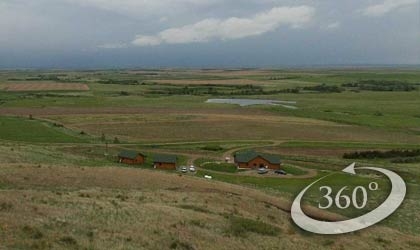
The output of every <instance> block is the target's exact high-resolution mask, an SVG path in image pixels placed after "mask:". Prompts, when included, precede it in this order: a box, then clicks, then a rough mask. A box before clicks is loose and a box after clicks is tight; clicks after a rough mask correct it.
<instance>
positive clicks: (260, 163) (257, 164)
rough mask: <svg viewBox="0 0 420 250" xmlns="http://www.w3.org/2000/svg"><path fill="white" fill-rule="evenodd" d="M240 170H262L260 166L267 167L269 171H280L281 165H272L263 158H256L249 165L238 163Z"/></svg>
mask: <svg viewBox="0 0 420 250" xmlns="http://www.w3.org/2000/svg"><path fill="white" fill-rule="evenodd" d="M237 165H238V167H240V168H260V166H262V167H265V166H267V167H268V168H269V169H280V164H271V163H269V162H268V161H267V160H266V159H264V158H262V157H256V158H255V159H252V160H251V161H249V162H248V163H237Z"/></svg>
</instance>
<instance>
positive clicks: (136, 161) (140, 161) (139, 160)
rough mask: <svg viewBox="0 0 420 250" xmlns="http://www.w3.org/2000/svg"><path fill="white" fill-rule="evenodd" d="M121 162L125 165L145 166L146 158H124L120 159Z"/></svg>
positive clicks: (139, 156) (140, 156)
mask: <svg viewBox="0 0 420 250" xmlns="http://www.w3.org/2000/svg"><path fill="white" fill-rule="evenodd" d="M119 162H121V163H125V164H143V163H144V156H142V155H138V156H137V157H136V159H128V158H124V157H119Z"/></svg>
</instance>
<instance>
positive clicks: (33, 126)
mask: <svg viewBox="0 0 420 250" xmlns="http://www.w3.org/2000/svg"><path fill="white" fill-rule="evenodd" d="M0 139H2V140H9V141H22V142H37V143H38V142H41V143H84V142H88V141H89V139H90V137H88V136H81V135H78V134H77V133H76V132H73V131H71V130H69V129H66V128H63V127H55V126H54V125H53V124H50V123H48V122H44V121H40V120H31V119H29V118H17V117H5V116H0Z"/></svg>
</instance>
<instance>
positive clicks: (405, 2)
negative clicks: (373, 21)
mask: <svg viewBox="0 0 420 250" xmlns="http://www.w3.org/2000/svg"><path fill="white" fill-rule="evenodd" d="M418 2H419V0H385V1H384V2H382V3H380V4H375V5H371V6H368V7H366V8H364V9H362V10H361V12H362V13H363V14H364V15H366V16H374V17H377V16H383V15H385V14H387V13H389V12H391V11H393V10H397V9H399V8H402V7H407V6H411V5H415V4H417V3H418Z"/></svg>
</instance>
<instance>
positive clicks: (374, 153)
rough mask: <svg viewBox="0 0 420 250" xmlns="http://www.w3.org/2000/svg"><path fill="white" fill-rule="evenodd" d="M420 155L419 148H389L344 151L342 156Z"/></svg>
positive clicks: (362, 157) (372, 157) (383, 157)
mask: <svg viewBox="0 0 420 250" xmlns="http://www.w3.org/2000/svg"><path fill="white" fill-rule="evenodd" d="M417 156H420V149H414V150H397V149H393V150H389V151H379V150H372V151H356V152H351V153H345V154H344V155H343V158H345V159H375V158H381V159H387V158H388V159H389V158H398V157H400V158H401V157H417Z"/></svg>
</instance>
